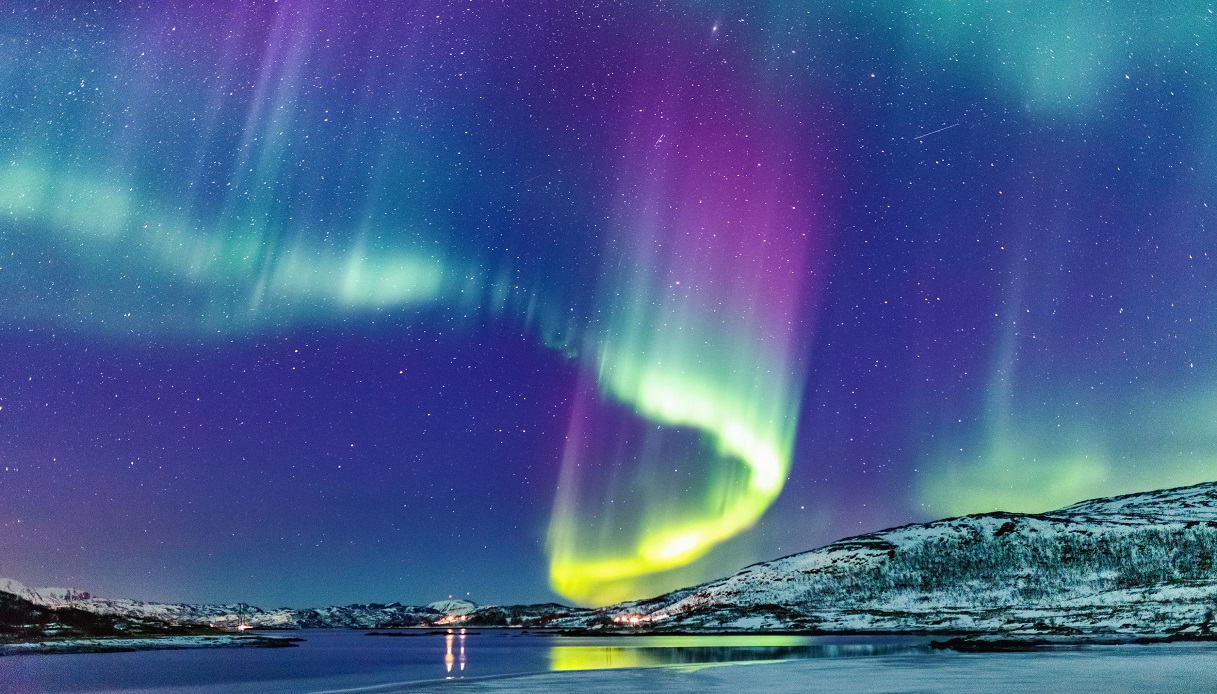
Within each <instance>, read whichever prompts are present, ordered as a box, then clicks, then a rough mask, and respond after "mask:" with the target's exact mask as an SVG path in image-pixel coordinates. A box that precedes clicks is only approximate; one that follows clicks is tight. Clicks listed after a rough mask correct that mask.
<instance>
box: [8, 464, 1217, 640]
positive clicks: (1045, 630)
mask: <svg viewBox="0 0 1217 694" xmlns="http://www.w3.org/2000/svg"><path fill="white" fill-rule="evenodd" d="M0 591H7V592H8V593H12V594H16V595H17V596H20V597H21V598H24V599H26V600H29V601H30V602H31V603H33V604H35V605H39V606H42V607H47V608H74V609H78V610H84V611H87V612H90V613H95V614H100V615H110V616H116V617H122V618H125V619H154V620H160V621H164V622H167V623H171V624H183V625H191V624H194V625H204V624H205V625H215V626H217V627H235V626H236V625H237V624H240V623H245V624H248V625H250V626H254V627H263V628H265V627H271V628H274V627H280V628H300V627H350V628H376V629H379V628H389V627H403V626H448V625H456V624H459V625H462V626H525V627H557V628H568V629H598V630H606V631H607V630H627V631H631V630H648V631H650V630H657V631H700V630H715V631H721V630H731V631H743V630H761V631H769V630H800V631H803V630H807V631H850V632H866V631H885V632H909V631H916V632H942V633H961V632H963V633H988V634H1001V635H1004V636H1010V637H1044V636H1055V637H1062V638H1078V637H1082V638H1085V637H1093V636H1116V637H1139V636H1147V637H1154V638H1163V637H1193V638H1195V637H1202V638H1207V637H1209V636H1210V635H1213V634H1214V632H1217V617H1215V611H1217V483H1206V484H1200V485H1196V486H1192V487H1183V488H1179V489H1167V490H1160V491H1154V492H1145V493H1141V494H1130V495H1126V496H1120V497H1113V498H1108V499H1094V500H1091V501H1085V502H1082V503H1079V504H1074V505H1073V506H1069V507H1066V508H1063V509H1060V510H1057V511H1053V512H1050V513H1043V514H1015V513H987V514H979V515H972V516H964V517H961V518H949V519H945V520H940V521H935V522H932V523H923V524H916V525H906V526H903V527H899V528H892V529H889V530H883V531H880V532H875V533H869V534H866V535H859V536H857V537H851V538H847V539H844V540H839V541H837V542H834V543H832V544H830V545H828V546H826V547H822V548H820V549H816V550H812V551H810V552H803V553H800V554H795V555H791V556H788V557H783V558H781V559H776V560H774V561H769V562H763V563H760V564H755V565H753V566H749V567H747V568H745V569H743V570H741V571H740V572H738V573H736V574H735V575H733V576H729V577H727V578H723V579H720V580H717V581H712V582H710V583H706V584H703V585H700V586H695V587H692V588H686V589H683V590H679V591H676V592H673V593H669V594H667V595H663V596H660V597H657V598H653V599H651V600H645V601H634V602H628V603H622V604H620V605H614V606H611V607H606V608H602V609H599V610H583V609H578V608H570V607H566V606H563V605H556V604H542V605H516V606H477V605H474V604H473V603H471V602H468V601H465V600H447V601H441V602H436V603H431V604H430V605H426V606H411V605H401V604H398V603H393V604H388V605H381V604H372V605H347V606H343V607H325V608H318V609H278V610H263V609H261V608H257V607H253V606H250V605H244V604H232V605H187V604H158V603H145V602H140V601H135V600H109V599H101V598H97V597H94V596H91V595H89V594H88V593H82V592H79V591H73V590H68V589H31V588H27V587H25V586H23V585H21V584H19V583H16V582H14V581H5V580H3V579H0Z"/></svg>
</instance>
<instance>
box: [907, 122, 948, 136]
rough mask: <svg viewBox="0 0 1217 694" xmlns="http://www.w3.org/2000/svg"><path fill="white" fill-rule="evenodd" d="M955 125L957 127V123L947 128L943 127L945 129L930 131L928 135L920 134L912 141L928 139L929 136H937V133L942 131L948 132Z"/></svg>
mask: <svg viewBox="0 0 1217 694" xmlns="http://www.w3.org/2000/svg"><path fill="white" fill-rule="evenodd" d="M957 125H959V123H952V124H950V125H948V126H947V127H945V128H939V129H937V130H931V131H930V132H928V133H922V134H921V135H918V136H917V137H914V138H913V139H914V140H920V139H921V138H923V137H929V136H930V135H935V134H937V133H940V132H942V131H943V130H950V129H951V128H954V127H955V126H957Z"/></svg>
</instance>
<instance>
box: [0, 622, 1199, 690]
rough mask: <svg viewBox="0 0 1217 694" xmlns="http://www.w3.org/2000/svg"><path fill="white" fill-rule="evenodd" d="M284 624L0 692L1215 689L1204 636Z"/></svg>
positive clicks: (18, 661) (51, 662)
mask: <svg viewBox="0 0 1217 694" xmlns="http://www.w3.org/2000/svg"><path fill="white" fill-rule="evenodd" d="M280 634H281V633H280ZM288 634H289V635H293V636H300V637H303V638H305V639H306V640H305V641H304V642H303V643H301V644H300V647H299V648H287V649H198V650H180V651H144V652H137V653H101V654H78V655H52V656H41V655H39V656H11V657H4V658H0V691H3V692H5V693H6V694H8V693H13V694H17V693H24V692H31V693H32V692H90V693H92V694H98V693H100V692H134V691H142V692H176V693H179V694H186V693H188V692H189V693H190V694H208V693H211V692H217V693H218V692H339V691H341V692H352V693H353V692H367V693H369V694H371V693H374V692H393V691H410V690H420V689H422V690H435V689H438V688H442V689H449V690H451V689H454V688H455V689H456V690H459V691H553V692H560V691H572V690H577V691H579V692H580V693H581V694H591V693H593V692H612V691H664V692H668V691H688V692H698V691H709V690H721V691H734V692H740V691H751V690H757V689H765V690H767V691H771V692H781V691H851V692H951V691H959V692H964V691H968V692H973V691H993V692H999V691H1024V690H1025V691H1036V692H1037V694H1046V693H1048V692H1057V691H1059V692H1087V691H1093V692H1102V693H1103V694H1116V693H1118V692H1138V693H1139V694H1140V693H1143V692H1153V691H1162V692H1176V691H1181V692H1190V691H1195V692H1212V691H1217V646H1210V645H1207V644H1167V645H1158V646H1114V647H1112V646H1109V647H1090V648H1081V649H1068V650H1056V651H1048V652H1035V653H1001V654H959V653H953V652H941V651H933V650H931V649H930V648H929V647H928V640H927V639H924V638H916V637H879V638H876V637H801V636H740V637H737V636H700V637H658V636H639V637H616V638H592V637H561V636H552V635H530V634H522V633H519V632H504V631H477V630H470V632H469V633H467V634H465V635H463V638H462V635H461V634H460V633H459V632H457V633H454V634H451V635H448V634H442V633H441V634H421V635H412V636H367V635H366V632H364V631H345V630H309V631H302V632H288ZM765 661H784V662H771V663H770V664H763V663H765ZM727 665H731V666H732V667H725V666H727Z"/></svg>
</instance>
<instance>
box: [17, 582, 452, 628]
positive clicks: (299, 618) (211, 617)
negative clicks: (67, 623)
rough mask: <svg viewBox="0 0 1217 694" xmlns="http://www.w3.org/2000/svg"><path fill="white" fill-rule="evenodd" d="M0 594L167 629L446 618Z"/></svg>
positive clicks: (48, 591) (403, 609) (402, 608)
mask: <svg viewBox="0 0 1217 694" xmlns="http://www.w3.org/2000/svg"><path fill="white" fill-rule="evenodd" d="M0 592H6V593H11V594H14V595H16V596H18V597H20V598H23V599H25V600H28V601H30V602H31V603H33V604H35V605H39V606H42V607H47V608H51V609H57V608H62V607H75V608H77V609H81V610H86V611H88V612H93V613H95V614H101V615H114V616H118V617H127V618H134V619H156V620H161V621H164V622H167V623H169V624H183V625H185V624H200V625H203V624H205V625H211V626H217V627H234V628H235V627H236V626H237V625H239V624H242V623H244V624H246V625H248V626H251V627H258V628H282V629H291V628H310V627H337V628H341V627H349V628H387V627H400V626H423V625H428V624H431V623H433V622H436V621H438V620H440V619H442V618H443V617H444V616H445V615H446V612H444V611H443V610H440V609H436V608H433V607H419V606H415V605H402V604H400V603H392V604H388V605H382V604H370V605H345V606H335V607H321V608H310V609H292V608H280V609H274V610H266V609H262V608H260V607H255V606H253V605H247V604H244V603H231V604H226V605H193V604H189V603H156V602H143V601H140V600H130V599H126V598H119V599H112V598H99V597H97V596H94V595H90V594H89V593H86V592H83V591H79V590H74V589H70V588H30V587H27V586H25V585H23V584H21V583H19V582H17V581H14V580H11V579H0ZM463 602H466V601H463ZM468 605H473V603H468ZM466 611H467V610H466Z"/></svg>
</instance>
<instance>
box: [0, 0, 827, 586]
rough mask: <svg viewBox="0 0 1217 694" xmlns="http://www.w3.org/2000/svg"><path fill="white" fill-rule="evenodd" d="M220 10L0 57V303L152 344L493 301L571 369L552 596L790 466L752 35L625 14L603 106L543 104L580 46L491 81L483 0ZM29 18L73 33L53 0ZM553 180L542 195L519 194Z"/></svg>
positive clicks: (471, 312) (664, 549) (136, 13)
mask: <svg viewBox="0 0 1217 694" xmlns="http://www.w3.org/2000/svg"><path fill="white" fill-rule="evenodd" d="M541 5H544V3H541ZM554 7H558V5H557V4H555V5H554ZM232 9H234V10H237V9H239V11H236V12H235V13H225V12H222V11H218V10H215V11H213V10H211V9H199V8H198V7H194V6H190V5H182V6H179V5H177V4H174V3H170V4H169V5H166V6H165V7H162V8H139V9H133V10H127V11H126V12H127V14H122V13H119V15H117V16H116V17H112V18H110V19H111V23H112V27H111V33H112V34H113V35H114V36H119V37H122V38H124V40H122V41H118V40H109V41H98V42H96V44H94V45H90V46H87V47H86V48H84V49H82V52H83V54H84V56H85V59H83V60H76V59H74V58H72V57H71V56H72V54H71V52H69V51H63V52H62V53H54V54H53V55H52V56H50V57H48V58H45V59H43V60H41V61H39V60H33V59H30V60H26V61H22V62H20V63H16V64H14V65H13V66H10V67H9V69H7V71H6V72H4V73H3V74H2V75H0V79H3V80H4V82H3V85H4V86H5V87H6V88H7V89H9V90H10V91H11V92H12V93H13V94H16V95H17V97H18V98H17V100H16V103H19V104H20V108H21V109H22V110H23V115H22V117H8V116H5V117H4V118H0V163H2V165H0V221H2V222H3V225H4V226H3V227H2V228H0V232H3V236H2V239H0V241H2V242H3V244H4V246H3V250H5V251H8V252H9V254H10V257H11V258H13V259H14V260H13V261H12V262H11V263H10V265H11V266H13V267H15V268H16V269H17V272H7V273H5V274H3V275H0V290H4V291H5V292H6V293H7V294H8V295H10V296H11V297H12V298H13V301H12V302H10V304H9V307H8V308H7V310H8V311H9V313H8V316H5V317H6V318H8V319H9V320H12V321H13V322H17V323H20V322H26V321H28V322H31V323H35V322H41V323H43V324H46V325H51V326H53V327H59V326H63V325H68V326H72V328H73V329H75V330H79V331H81V332H85V333H89V332H95V333H96V334H98V335H105V336H111V335H114V334H116V333H117V334H129V335H137V336H139V337H140V338H141V339H143V338H152V339H154V340H160V341H166V342H169V343H172V342H173V341H175V340H181V339H183V338H185V339H189V340H194V339H200V338H202V337H204V336H216V335H220V336H234V335H249V334H254V333H259V332H261V333H265V332H274V331H277V330H291V329H293V328H294V327H295V326H300V325H325V324H338V323H346V322H347V321H348V320H349V321H351V322H352V323H357V322H359V321H360V320H367V319H369V318H371V319H372V320H373V321H374V320H375V318H376V317H377V316H379V315H385V314H393V315H394V316H395V322H394V324H395V325H399V326H402V327H403V328H404V329H407V330H408V329H409V327H410V326H411V325H417V324H420V323H426V322H438V321H449V322H452V323H460V322H461V321H464V322H465V324H466V325H469V324H476V323H478V322H480V321H487V320H490V319H496V318H500V317H502V318H505V319H507V320H512V321H515V322H516V323H518V324H521V326H522V327H523V328H524V329H525V330H527V331H529V332H530V333H532V334H534V335H535V336H537V337H538V338H539V339H540V340H541V341H542V342H544V343H545V344H546V345H547V346H549V347H552V348H554V349H557V350H560V351H562V352H563V353H564V354H566V355H569V356H572V357H575V359H576V362H575V363H576V364H577V369H578V372H579V373H580V374H581V376H580V377H581V379H582V380H581V387H580V389H579V392H578V393H577V395H576V397H575V398H574V403H573V406H572V413H571V417H570V421H569V436H568V438H567V441H566V445H565V450H564V452H563V455H562V460H561V471H560V484H559V489H558V492H557V497H556V500H555V503H554V511H553V516H552V518H551V521H550V527H549V538H548V539H549V545H548V547H549V553H550V560H551V566H550V578H551V586H552V587H553V588H554V589H555V590H556V591H558V592H559V593H560V594H562V595H564V596H566V597H567V598H570V599H573V600H576V601H579V602H583V603H602V602H606V601H610V600H616V599H622V598H628V597H638V596H639V595H641V594H642V593H644V592H646V591H650V590H654V589H656V588H657V586H660V585H662V581H663V579H662V575H663V574H664V572H665V571H668V570H672V569H675V568H677V567H682V566H686V565H688V564H690V562H694V561H695V560H697V559H698V558H700V557H703V556H704V555H706V553H707V552H709V551H710V550H711V549H712V548H713V547H715V546H716V545H717V544H719V543H721V542H723V541H724V540H727V539H728V538H731V537H734V536H736V535H738V534H739V533H741V532H742V531H744V530H745V529H747V528H749V527H751V526H752V525H753V524H755V523H756V522H757V520H758V519H759V518H760V517H761V515H762V514H763V513H764V512H765V511H766V509H767V508H768V507H769V506H770V504H771V503H772V502H773V501H774V499H775V498H776V497H777V496H778V494H779V493H780V491H781V489H782V487H783V484H784V483H785V480H786V477H787V473H788V471H789V468H790V463H791V455H792V447H793V443H794V436H795V429H796V425H797V420H798V414H799V407H800V399H801V395H802V393H801V389H802V384H803V378H804V374H805V369H806V364H805V360H806V357H807V354H806V352H807V349H808V338H809V335H810V325H811V321H812V320H813V318H814V315H813V314H814V307H815V304H816V300H815V299H816V293H817V287H816V286H815V284H816V282H817V280H816V279H815V277H814V273H813V262H812V261H813V259H814V258H815V257H816V256H815V252H816V251H817V250H818V249H819V248H820V247H822V246H823V245H824V241H825V238H824V237H825V235H826V234H825V230H824V223H823V222H822V221H821V220H820V219H818V218H817V214H823V211H822V210H817V206H820V205H822V203H821V202H820V200H822V192H821V191H820V189H819V187H818V186H819V182H818V180H817V179H816V176H815V175H813V174H812V173H811V169H813V168H814V166H815V164H814V162H815V160H817V159H818V157H819V156H820V155H819V153H818V152H814V151H812V152H808V151H807V149H806V142H807V140H806V139H804V137H803V135H804V134H805V132H804V131H805V130H806V127H805V125H804V124H803V122H802V119H803V118H804V117H805V113H797V114H796V113H795V112H794V111H793V110H792V108H791V106H789V104H791V103H794V102H793V100H792V101H783V96H789V95H783V94H782V93H781V91H782V90H780V89H778V90H766V89H762V88H758V87H757V85H755V84H752V83H751V81H752V80H754V79H756V78H757V77H758V76H757V74H755V73H754V72H753V71H752V69H751V68H739V67H737V65H743V64H746V62H747V53H748V51H747V46H746V45H735V46H734V47H731V46H728V45H723V46H719V45H718V44H717V43H715V42H717V41H718V40H719V37H720V36H721V34H720V33H719V30H718V29H717V28H715V29H714V32H713V33H712V34H710V39H709V43H707V38H706V36H705V35H703V34H702V31H703V30H706V31H708V29H707V28H705V27H694V26H692V25H690V26H682V25H680V23H679V22H674V21H673V20H672V18H671V17H667V16H661V15H658V14H655V13H653V12H652V11H651V10H650V9H646V8H641V9H638V10H637V11H636V14H635V15H633V16H632V18H633V19H634V20H636V21H638V22H639V23H640V24H646V25H648V26H650V27H651V29H652V30H653V33H649V34H648V33H647V32H642V33H640V34H639V35H634V32H632V31H631V30H630V29H628V28H623V29H621V30H620V31H622V34H621V35H620V36H618V37H617V38H619V39H621V42H620V43H621V44H622V45H614V46H613V47H612V49H611V50H608V49H606V50H605V51H604V55H603V56H599V55H598V57H597V60H593V61H589V62H588V63H587V64H586V65H584V67H585V68H587V69H588V70H591V71H592V77H589V78H588V79H589V81H592V80H593V78H594V79H595V80H600V81H601V83H602V84H603V85H607V86H604V87H603V88H604V89H605V90H607V91H608V92H609V93H611V94H612V98H609V99H601V100H599V101H597V100H596V95H595V94H593V95H592V96H591V97H587V98H584V96H585V95H583V94H581V93H579V88H578V85H573V86H569V85H568V86H569V88H570V89H571V91H570V92H569V93H568V92H562V93H561V95H560V96H558V97H555V100H556V101H557V106H558V107H557V108H555V109H553V110H554V111H555V112H553V113H545V114H544V115H542V116H540V117H538V116H536V114H535V113H534V111H541V110H543V109H536V108H535V104H533V103H531V101H530V100H533V101H535V100H537V99H538V98H540V97H543V96H545V95H547V94H551V93H552V92H553V89H552V88H551V86H550V80H551V79H552V76H553V74H554V71H555V70H556V69H558V68H560V67H564V64H565V62H566V61H567V60H568V59H569V58H570V55H574V54H588V53H590V52H591V51H590V50H589V49H588V48H587V47H586V46H584V45H582V44H578V42H575V44H577V45H575V44H573V45H572V46H561V47H560V49H561V51H566V52H569V53H570V55H568V54H567V53H565V52H562V53H561V54H559V55H557V57H554V56H553V55H550V54H549V53H547V51H549V50H551V49H552V48H553V47H552V46H542V47H540V48H537V49H536V55H532V54H528V53H527V51H525V57H526V58H527V59H521V60H520V65H522V66H526V67H517V68H516V69H517V72H527V71H528V70H531V71H533V72H531V73H528V74H525V77H526V78H527V79H524V80H522V81H521V82H520V84H517V85H514V86H513V88H512V89H500V88H499V85H498V84H497V81H498V77H499V75H497V74H496V73H493V72H491V71H490V68H488V67H486V66H495V65H498V64H499V63H498V62H497V61H501V60H503V55H504V54H505V53H511V51H510V50H507V49H505V48H504V46H505V45H507V46H509V47H510V46H512V45H515V44H514V43H512V44H505V42H506V41H507V40H508V39H510V40H511V41H513V42H518V41H519V39H518V38H511V30H509V28H498V27H500V22H499V19H501V18H500V17H499V16H498V15H496V14H494V11H491V10H486V11H485V12H486V13H487V14H483V15H477V14H476V13H472V14H471V13H466V14H464V15H462V16H460V17H448V16H445V17H443V18H442V21H441V18H440V17H439V16H438V15H435V14H434V12H433V10H432V9H430V8H429V7H425V6H422V5H420V6H408V7H405V8H402V7H395V6H391V5H388V4H386V5H384V6H380V7H377V8H373V9H369V8H366V7H364V6H363V5H362V4H359V3H353V2H338V3H335V4H333V5H332V6H328V5H324V4H322V3H319V2H312V1H311V0H290V1H287V2H282V3H278V4H277V5H276V6H275V7H274V8H269V7H267V8H261V7H252V8H250V7H246V6H245V5H243V4H237V3H234V4H233V5H232ZM229 15H231V16H235V17H238V18H239V21H232V20H228V19H225V17H226V16H229ZM566 19H567V21H570V22H571V23H572V25H578V26H579V27H583V26H584V25H586V24H587V22H586V21H585V19H584V18H582V17H580V16H579V13H578V12H575V13H573V14H572V15H571V16H570V17H568V18H566ZM23 21H24V22H25V24H27V25H29V26H31V27H35V28H37V29H38V30H40V31H43V32H44V33H47V34H48V35H53V36H52V38H55V37H57V40H62V42H63V43H64V44H65V45H66V44H71V43H73V42H76V43H77V45H78V46H79V45H80V37H79V36H76V35H74V34H73V33H72V31H71V30H70V29H66V28H64V27H63V25H62V24H61V23H59V22H57V21H56V17H54V16H51V15H46V14H40V13H39V12H38V11H36V10H30V11H29V12H28V16H27V17H26V18H25V19H24V20H23ZM555 21H556V20H555ZM519 22H520V24H518V25H509V27H510V26H514V30H527V31H537V32H539V33H540V34H541V35H542V36H543V37H546V38H548V37H549V34H548V31H549V28H547V27H540V28H538V27H537V26H535V25H533V24H532V23H531V22H526V21H524V20H523V19H521V20H519ZM186 26H190V27H191V28H192V30H191V31H189V32H187V31H181V30H179V29H180V28H183V27H186ZM580 31H584V30H583V29H580ZM56 32H59V33H58V34H56ZM560 33H561V32H558V33H557V34H555V35H559V34H560ZM597 34H598V32H594V31H592V30H590V29H587V30H586V31H584V33H581V34H579V35H580V36H581V37H582V39H583V40H588V41H606V39H605V38H604V37H599V36H597ZM505 37H506V38H505ZM111 38H113V36H112V37H111ZM436 46H442V47H444V49H443V50H439V49H437V48H436ZM453 46H458V47H460V48H462V49H463V50H456V49H453V50H448V48H449V47H453ZM605 46H607V43H606V44H605ZM605 46H602V47H605ZM496 51H497V52H496ZM597 61H599V62H597ZM110 65H116V66H121V69H115V70H113V71H109V70H98V69H97V68H98V67H104V66H110ZM110 72H113V73H115V74H114V76H113V77H108V76H107V75H109V73H110ZM99 73H100V75H99ZM120 78H121V79H120ZM521 84H522V85H524V86H523V87H521V86H520V85H521ZM529 85H535V86H536V87H537V89H534V90H533V91H532V92H531V93H530V94H529V93H528V92H527V89H526V88H527V87H529ZM564 88H566V87H564ZM521 89H524V91H521ZM517 92H518V93H517ZM63 93H67V94H69V95H71V96H72V97H73V98H74V99H75V101H74V104H73V106H72V108H71V109H70V111H69V110H67V109H64V108H63V106H62V104H60V103H59V102H58V101H57V100H58V99H59V98H60V95H61V94H63ZM525 94H527V95H525ZM487 95H489V96H490V98H488V99H485V101H484V98H485V97H486V96H487ZM485 103H490V104H492V105H489V106H486V105H483V104H485ZM567 104H571V106H569V108H568V107H567ZM478 109H481V110H478ZM563 109H566V110H563ZM65 113H67V114H68V115H70V116H71V117H70V118H68V117H67V116H65ZM25 116H29V117H25ZM534 120H539V122H536V123H534V122H533V121H534ZM504 122H506V123H509V124H512V125H513V126H514V127H520V128H526V129H525V130H523V132H526V133H529V134H531V135H541V134H544V133H548V132H550V131H551V130H552V131H555V132H561V131H568V130H569V131H574V132H577V133H580V134H579V135H577V136H576V137H575V138H574V139H575V140H579V139H580V138H583V137H586V136H589V135H591V134H595V135H596V137H597V138H599V139H601V140H603V141H602V142H597V144H596V145H594V146H589V147H588V148H587V150H586V151H585V152H582V153H581V154H584V155H586V158H587V162H582V163H581V168H579V169H578V170H577V173H576V174H570V173H567V172H564V171H563V170H562V167H561V166H555V165H554V164H553V163H552V160H551V152H550V151H549V150H548V149H547V148H550V147H552V148H553V150H554V151H560V150H561V145H560V144H548V143H547V142H546V141H544V140H543V139H538V141H537V142H536V143H530V144H529V145H528V146H527V147H523V148H521V149H516V148H513V147H512V146H509V145H511V142H508V143H507V144H504V143H503V140H504V138H503V137H502V133H501V132H500V127H501V126H500V124H501V123H504ZM601 135H603V137H602V138H601V137H600V136H601ZM508 139H509V140H512V139H520V140H529V138H528V137H522V138H508ZM588 139H595V138H590V137H589V138H588ZM33 143H37V144H33ZM500 149H501V151H500ZM569 158H570V159H574V157H569ZM605 162H610V166H609V167H608V168H609V169H611V170H610V171H609V172H608V173H605V171H603V170H601V169H600V168H598V163H605ZM562 166H565V164H563V165H562ZM550 179H552V180H555V181H558V182H559V183H564V184H565V185H566V188H565V189H563V188H561V187H560V186H557V185H555V186H554V192H552V193H548V192H547V193H545V194H534V197H533V198H529V197H528V196H529V195H530V194H532V193H531V192H530V191H531V190H532V187H536V188H537V189H544V190H548V186H549V183H548V182H547V181H548V180H550ZM534 182H535V183H534ZM598 186H599V187H598ZM600 187H604V188H603V189H602V188H600ZM567 197H577V198H578V202H577V203H574V204H571V203H569V201H568V200H566V199H565V198H567ZM572 249H574V250H572ZM585 249H590V250H585ZM530 254H531V255H530ZM44 258H50V262H48V263H45V264H44V263H43V262H42V261H43V259H44ZM572 259H573V262H571V261H572ZM589 278H590V281H588V279H589ZM12 316H19V317H20V318H16V319H15V318H11V317H12ZM540 462H541V463H546V464H547V463H550V462H552V461H548V460H547V461H540ZM656 576H660V582H659V583H656V582H655V580H654V579H655V577H656ZM669 587H670V586H669Z"/></svg>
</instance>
